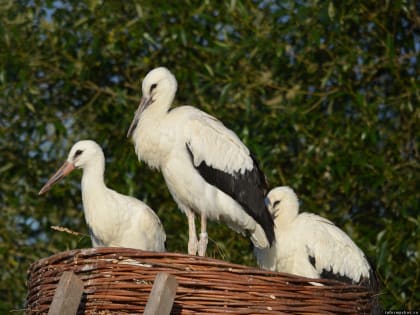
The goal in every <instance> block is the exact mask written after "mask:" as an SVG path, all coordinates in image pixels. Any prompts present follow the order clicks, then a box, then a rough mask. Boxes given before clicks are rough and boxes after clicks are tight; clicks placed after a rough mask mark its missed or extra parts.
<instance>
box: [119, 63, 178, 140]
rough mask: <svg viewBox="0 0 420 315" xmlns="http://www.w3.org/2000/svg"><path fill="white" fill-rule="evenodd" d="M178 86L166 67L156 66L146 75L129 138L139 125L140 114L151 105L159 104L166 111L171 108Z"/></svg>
mask: <svg viewBox="0 0 420 315" xmlns="http://www.w3.org/2000/svg"><path fill="white" fill-rule="evenodd" d="M177 86H178V84H177V82H176V79H175V77H174V75H173V74H172V73H171V72H170V71H169V70H168V69H166V68H165V67H159V68H155V69H153V70H152V71H150V72H149V73H148V74H147V75H146V77H145V78H144V80H143V84H142V92H143V96H142V98H141V101H140V104H139V107H138V108H137V110H136V112H135V114H134V119H133V121H132V122H131V125H130V128H129V129H128V132H127V138H130V137H131V135H132V134H133V132H134V130H135V129H136V127H137V125H138V122H139V119H140V116H141V115H142V113H143V112H144V111H145V110H146V109H147V108H148V107H149V106H151V105H153V106H154V107H157V106H159V107H161V108H162V110H163V111H164V112H166V111H167V110H168V109H169V107H170V106H171V104H172V101H173V99H174V97H175V93H176V90H177Z"/></svg>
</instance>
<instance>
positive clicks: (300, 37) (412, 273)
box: [0, 0, 420, 313]
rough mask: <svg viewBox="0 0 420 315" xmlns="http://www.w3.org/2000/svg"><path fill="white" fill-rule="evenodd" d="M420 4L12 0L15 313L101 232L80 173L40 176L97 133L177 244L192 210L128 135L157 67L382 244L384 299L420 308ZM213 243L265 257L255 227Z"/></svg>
mask: <svg viewBox="0 0 420 315" xmlns="http://www.w3.org/2000/svg"><path fill="white" fill-rule="evenodd" d="M418 6H419V4H418V3H417V2H416V1H410V0H402V1H384V2H381V1H362V2H360V1H353V0H349V1H333V0H330V1H317V0H313V1H309V0H308V1H304V0H302V1H301V0H297V1H288V0H285V1H270V0H266V1H256V0H255V1H251V0H245V1H239V0H236V1H235V0H231V1H225V2H221V1H219V2H216V1H188V0H186V1H176V2H175V1H174V2H170V1H156V0H155V1H150V0H145V1H136V0H134V1H101V0H85V1H66V0H60V1H51V0H31V1H25V0H21V1H14V0H9V1H1V2H0V42H1V47H0V106H1V112H0V132H1V136H0V153H1V154H0V174H1V178H2V180H1V182H0V206H1V211H0V222H1V223H0V253H1V257H2V260H1V261H2V271H1V281H0V296H1V297H2V298H1V299H0V312H2V313H3V312H4V311H8V310H11V309H22V308H23V307H24V299H25V294H26V287H25V280H26V270H27V268H28V266H29V264H30V263H32V262H34V261H35V260H37V259H40V258H42V257H46V256H49V255H51V254H53V253H56V252H59V251H63V250H67V249H72V248H76V247H89V246H90V240H89V238H88V237H86V236H79V237H76V236H74V235H69V234H66V233H61V232H58V231H55V230H53V229H51V228H50V227H51V226H56V225H59V226H65V227H68V228H70V229H72V230H75V231H79V232H81V233H85V234H86V233H87V227H86V224H85V222H84V217H83V211H82V207H81V194H80V184H79V183H80V174H74V175H72V176H71V177H69V178H67V179H66V180H65V182H64V183H63V184H61V185H57V186H56V187H54V189H53V190H52V191H51V192H50V193H49V194H48V195H47V196H42V197H39V196H38V195H37V192H38V190H39V189H40V188H41V186H42V185H43V184H44V183H45V181H46V179H47V178H48V177H49V176H50V175H51V174H52V173H53V171H54V170H55V169H56V168H57V167H58V166H59V165H60V163H61V162H62V161H63V160H64V159H65V158H66V156H67V152H68V150H69V149H70V147H71V145H72V144H73V143H74V142H76V141H78V140H81V139H94V140H96V141H97V142H98V143H99V144H100V145H101V146H102V147H103V148H104V151H105V155H106V157H107V169H106V174H105V176H106V180H107V183H108V185H109V186H110V187H111V188H113V189H116V190H118V191H119V192H121V193H125V194H131V195H134V196H136V197H138V198H140V199H142V200H144V201H145V202H146V203H148V204H149V205H150V206H151V207H152V208H154V209H155V210H156V212H157V213H158V215H159V216H160V218H161V220H162V221H163V224H164V226H165V230H166V233H167V235H168V240H167V248H168V250H170V251H177V252H186V244H187V225H186V219H185V217H184V216H183V215H182V214H181V213H180V212H179V210H178V209H177V208H176V204H175V202H174V201H173V200H172V198H171V196H170V195H169V193H168V191H167V189H166V187H165V184H164V181H163V179H162V177H161V175H160V174H159V173H158V172H156V171H152V170H150V169H148V167H147V166H146V165H144V164H141V163H139V162H138V161H137V157H136V155H135V153H134V149H133V146H132V144H131V143H130V142H129V141H128V140H127V139H126V137H125V134H126V132H127V128H128V126H129V124H130V122H131V119H132V117H133V112H134V111H135V109H136V107H137V104H138V102H139V100H140V97H141V88H140V86H141V85H140V83H141V80H142V78H143V77H144V75H145V74H146V73H147V72H148V71H149V70H151V69H152V68H154V67H156V66H161V65H164V66H166V67H168V68H169V69H170V70H171V71H172V72H173V73H174V74H175V75H176V77H177V79H178V86H179V91H178V93H177V96H176V101H175V102H176V104H191V105H194V106H197V107H198V108H200V109H202V110H204V111H206V112H208V113H210V114H212V115H214V116H216V117H217V118H219V119H220V120H222V121H223V122H224V123H225V124H226V125H227V126H228V127H229V128H231V129H232V130H234V131H235V132H236V133H237V134H238V135H239V137H240V138H241V139H243V141H244V142H245V143H246V144H247V145H248V146H249V148H250V149H251V150H252V151H253V152H254V153H255V155H256V157H257V159H258V160H259V161H260V166H261V168H262V169H263V171H264V173H265V174H266V176H267V178H268V181H269V183H270V186H271V187H274V186H277V185H289V186H291V187H293V188H294V189H295V191H296V192H297V193H298V196H299V197H300V200H301V207H302V210H303V211H310V212H315V213H318V214H320V215H322V216H325V217H327V218H329V219H330V220H332V221H334V222H335V223H336V224H337V225H338V226H339V227H341V228H342V229H343V230H344V231H346V232H347V233H348V234H349V235H350V236H351V238H352V239H353V240H354V241H355V242H356V243H357V244H358V245H359V246H360V247H361V248H362V249H363V250H364V251H365V252H366V253H367V255H368V256H370V257H371V259H372V261H373V262H374V264H375V265H376V267H377V271H378V273H379V275H380V279H381V281H382V283H383V295H382V296H381V301H382V303H383V306H384V308H385V309H416V308H417V309H418V308H419V307H420V302H419V301H420V293H419V292H420V288H419V279H420V276H419V273H420V266H419V262H420V259H419V252H420V238H419V235H420V215H419V212H418V210H419V200H420V193H419V190H418V187H419V147H418V140H419V134H420V132H419V131H420V130H419V125H420V124H419V116H420V109H419V106H418V104H419V101H420V96H419V95H420V94H419V93H420V92H419V71H418V70H419V68H418V54H419V50H420V34H419V31H418V30H419V29H420V28H419V24H420V16H419V12H420V8H419V7H418ZM209 235H210V238H211V241H210V244H209V250H208V254H209V255H210V256H212V257H215V258H219V259H224V260H227V261H231V262H236V263H242V264H247V265H255V261H254V258H253V256H252V251H251V247H250V242H249V241H248V240H247V239H245V238H243V237H242V236H240V235H237V234H236V233H234V232H232V231H231V230H229V229H228V228H227V227H226V226H225V225H224V224H218V223H213V224H211V225H210V227H209Z"/></svg>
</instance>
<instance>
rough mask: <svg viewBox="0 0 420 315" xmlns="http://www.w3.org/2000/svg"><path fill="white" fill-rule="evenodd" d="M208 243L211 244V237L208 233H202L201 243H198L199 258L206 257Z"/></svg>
mask: <svg viewBox="0 0 420 315" xmlns="http://www.w3.org/2000/svg"><path fill="white" fill-rule="evenodd" d="M208 242H209V236H208V234H207V232H204V233H200V241H199V242H198V255H199V256H206V250H207V243H208Z"/></svg>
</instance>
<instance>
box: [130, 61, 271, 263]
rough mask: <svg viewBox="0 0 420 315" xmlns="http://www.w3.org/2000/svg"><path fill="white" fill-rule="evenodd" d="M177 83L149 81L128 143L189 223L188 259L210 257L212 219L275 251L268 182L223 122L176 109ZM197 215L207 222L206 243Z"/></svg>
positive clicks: (160, 76)
mask: <svg viewBox="0 0 420 315" xmlns="http://www.w3.org/2000/svg"><path fill="white" fill-rule="evenodd" d="M176 90H177V81H176V79H175V77H174V76H173V75H172V73H171V72H170V71H169V70H168V69H166V68H164V67H160V68H156V69H153V70H152V71H150V72H149V73H148V74H147V75H146V77H145V78H144V80H143V85H142V92H143V97H142V100H141V102H140V105H139V107H138V109H137V111H136V113H135V116H134V119H133V122H132V123H131V126H130V128H129V130H128V133H127V137H128V138H130V137H132V139H133V141H134V145H135V150H136V153H137V156H138V158H139V159H140V160H143V161H145V162H146V163H147V164H148V165H149V166H150V167H152V168H157V169H159V170H160V171H161V172H162V174H163V177H164V179H165V181H166V184H167V186H168V188H169V191H170V192H171V194H172V197H173V198H174V200H175V201H176V203H177V204H178V207H179V208H180V210H181V211H182V212H184V213H185V214H186V216H187V218H188V226H189V240H188V253H189V254H191V255H195V254H196V253H197V250H198V254H199V255H200V256H204V255H205V252H206V247H207V242H208V236H207V232H206V220H207V218H210V219H214V220H219V219H221V220H223V221H225V222H226V223H227V224H228V226H229V227H231V228H232V229H233V230H235V231H237V232H241V233H247V234H249V236H250V238H251V241H252V242H253V244H254V245H255V246H256V247H259V248H265V247H269V246H270V244H271V243H272V242H273V240H274V223H273V220H272V218H271V216H270V213H269V212H268V210H267V208H266V206H265V203H264V196H265V193H266V190H267V189H266V187H267V186H266V182H265V177H264V175H263V174H262V172H261V171H260V169H259V167H258V164H257V162H256V160H255V159H254V157H253V156H252V154H251V153H250V152H249V150H248V149H247V147H246V146H245V145H244V144H243V143H242V142H241V141H240V140H239V138H238V137H237V136H236V134H235V133H234V132H232V131H231V130H229V129H227V128H226V127H225V126H224V125H223V124H222V123H221V122H220V121H219V120H217V119H215V118H214V117H212V116H210V115H208V114H206V113H204V112H202V111H200V110H198V109H196V108H194V107H191V106H180V107H176V108H173V109H170V107H171V104H172V101H173V99H174V97H175V93H176ZM195 213H197V214H199V215H200V216H201V233H200V240H199V241H198V240H197V235H196V230H195Z"/></svg>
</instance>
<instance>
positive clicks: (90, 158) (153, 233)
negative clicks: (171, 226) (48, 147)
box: [39, 140, 166, 252]
mask: <svg viewBox="0 0 420 315" xmlns="http://www.w3.org/2000/svg"><path fill="white" fill-rule="evenodd" d="M77 168H82V169H83V176H82V199H83V209H84V212H85V219H86V222H87V224H88V226H89V230H90V237H91V240H92V244H93V246H94V247H103V246H110V247H129V248H136V249H142V250H150V251H157V252H163V251H165V240H166V235H165V231H164V230H163V226H162V224H161V222H160V220H159V218H158V216H157V215H156V214H155V213H154V211H153V210H152V209H150V208H149V207H148V206H147V205H146V204H144V203H143V202H141V201H140V200H138V199H136V198H133V197H130V196H125V195H122V194H120V193H118V192H116V191H114V190H112V189H109V188H108V187H106V185H105V183H104V171H105V157H104V153H103V151H102V148H101V147H100V146H99V145H98V144H97V143H96V142H95V141H92V140H83V141H79V142H77V143H76V144H74V145H73V147H72V148H71V150H70V153H69V155H68V158H67V161H66V162H65V163H64V164H63V165H62V166H61V167H60V169H59V170H58V171H57V172H56V173H55V174H54V175H53V176H51V178H50V179H49V180H48V181H47V183H46V184H45V185H44V186H43V187H42V188H41V190H40V191H39V195H42V194H43V193H45V192H47V191H48V190H49V189H50V188H51V187H52V186H53V185H54V184H55V183H57V182H58V181H60V180H61V179H62V178H63V177H65V176H67V175H68V174H69V173H70V172H72V171H73V170H74V169H77Z"/></svg>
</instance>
